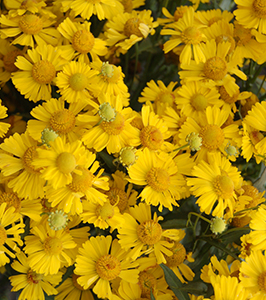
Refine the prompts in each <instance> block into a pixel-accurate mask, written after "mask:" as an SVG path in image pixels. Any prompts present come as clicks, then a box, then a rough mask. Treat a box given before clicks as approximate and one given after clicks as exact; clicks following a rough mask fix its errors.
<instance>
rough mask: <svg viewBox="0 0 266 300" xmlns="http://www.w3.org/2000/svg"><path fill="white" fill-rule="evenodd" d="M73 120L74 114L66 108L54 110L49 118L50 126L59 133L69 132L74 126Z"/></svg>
mask: <svg viewBox="0 0 266 300" xmlns="http://www.w3.org/2000/svg"><path fill="white" fill-rule="evenodd" d="M75 122H76V120H75V115H74V114H73V112H72V111H70V110H69V109H66V108H64V109H61V110H58V111H56V112H54V113H53V114H52V116H51V118H50V126H51V127H52V129H53V130H54V131H55V132H58V133H60V134H66V133H68V132H70V131H71V130H72V129H73V128H74V126H75Z"/></svg>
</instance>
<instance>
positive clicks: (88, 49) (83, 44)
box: [57, 1, 107, 64]
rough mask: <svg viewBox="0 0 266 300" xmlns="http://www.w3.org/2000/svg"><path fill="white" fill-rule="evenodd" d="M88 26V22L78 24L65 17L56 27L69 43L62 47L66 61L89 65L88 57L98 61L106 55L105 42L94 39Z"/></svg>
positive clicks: (89, 24)
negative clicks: (75, 60) (73, 60)
mask: <svg viewBox="0 0 266 300" xmlns="http://www.w3.org/2000/svg"><path fill="white" fill-rule="evenodd" d="M73 2H74V1H72V3H73ZM86 18H87V17H86ZM90 26H91V23H90V22H86V21H85V22H83V23H80V22H76V21H72V20H71V19H70V18H68V17H67V18H66V19H65V20H64V21H63V22H62V23H60V24H59V26H58V27H57V30H58V31H59V32H60V33H61V34H62V36H63V37H64V38H65V39H66V40H67V41H68V43H69V45H64V46H62V48H63V49H64V53H65V55H66V56H65V57H66V58H67V59H68V60H71V59H73V58H74V59H78V60H79V61H80V62H85V63H87V64H89V63H90V58H89V56H91V59H92V61H94V60H99V56H104V55H105V54H106V53H107V48H106V42H105V41H103V40H102V39H100V38H95V37H94V35H93V34H92V33H91V31H90ZM88 55H89V56H88Z"/></svg>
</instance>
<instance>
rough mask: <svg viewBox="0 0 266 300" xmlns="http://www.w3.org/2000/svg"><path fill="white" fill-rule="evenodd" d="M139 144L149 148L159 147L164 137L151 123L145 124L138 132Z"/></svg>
mask: <svg viewBox="0 0 266 300" xmlns="http://www.w3.org/2000/svg"><path fill="white" fill-rule="evenodd" d="M140 140H141V144H142V145H143V146H144V147H147V148H149V149H150V150H158V149H160V148H161V146H162V144H163V142H164V139H163V135H162V133H161V131H160V130H159V129H158V128H156V127H155V126H153V125H148V126H145V127H144V128H143V129H142V130H141V132H140Z"/></svg>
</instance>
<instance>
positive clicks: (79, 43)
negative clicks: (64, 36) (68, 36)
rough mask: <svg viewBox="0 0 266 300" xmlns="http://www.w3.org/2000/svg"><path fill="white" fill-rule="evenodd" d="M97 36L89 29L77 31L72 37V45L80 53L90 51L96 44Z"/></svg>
mask: <svg viewBox="0 0 266 300" xmlns="http://www.w3.org/2000/svg"><path fill="white" fill-rule="evenodd" d="M94 42H95V38H94V36H93V35H92V33H91V32H89V31H87V30H79V31H77V32H76V33H75V34H74V35H73V38H72V47H73V48H74V49H75V50H76V51H77V52H79V53H83V54H86V53H89V52H90V51H91V50H92V48H93V46H94Z"/></svg>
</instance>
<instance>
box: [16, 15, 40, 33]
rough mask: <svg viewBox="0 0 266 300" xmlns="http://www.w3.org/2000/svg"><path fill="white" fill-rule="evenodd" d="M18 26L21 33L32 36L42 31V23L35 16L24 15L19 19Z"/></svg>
mask: <svg viewBox="0 0 266 300" xmlns="http://www.w3.org/2000/svg"><path fill="white" fill-rule="evenodd" d="M18 26H19V28H20V29H21V31H22V32H24V33H26V34H31V35H33V34H38V33H39V32H40V31H41V30H42V29H43V22H42V20H41V18H40V17H38V16H37V15H33V14H25V15H23V16H22V17H21V18H20V20H19V23H18Z"/></svg>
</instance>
